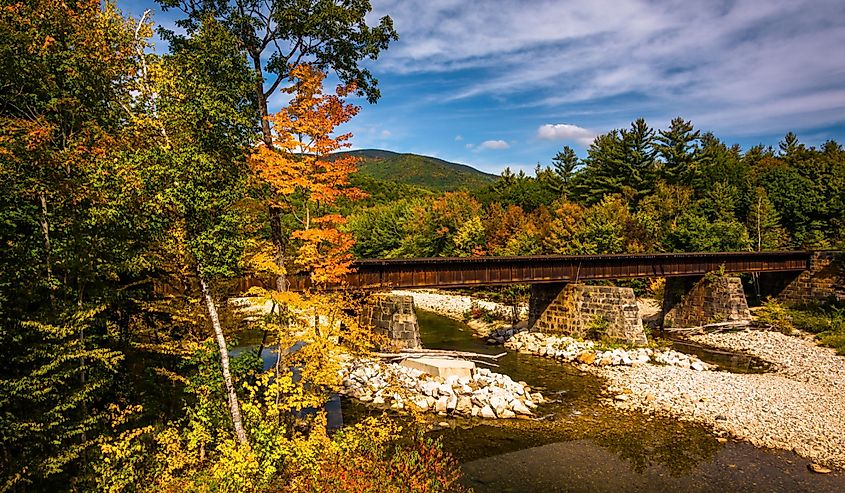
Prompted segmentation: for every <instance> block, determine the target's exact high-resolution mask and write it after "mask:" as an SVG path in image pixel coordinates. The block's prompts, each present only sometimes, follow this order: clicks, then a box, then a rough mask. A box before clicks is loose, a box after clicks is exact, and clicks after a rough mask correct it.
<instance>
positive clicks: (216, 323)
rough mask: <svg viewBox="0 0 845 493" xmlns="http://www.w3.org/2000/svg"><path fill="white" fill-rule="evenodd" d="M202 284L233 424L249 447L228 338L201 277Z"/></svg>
mask: <svg viewBox="0 0 845 493" xmlns="http://www.w3.org/2000/svg"><path fill="white" fill-rule="evenodd" d="M200 284H201V285H202V295H203V297H204V298H205V303H206V305H207V306H208V316H209V318H211V326H212V327H213V328H214V335H215V336H216V338H217V347H218V349H219V350H220V366H222V367H223V382H224V383H225V384H226V395H227V397H228V400H229V412H230V413H231V414H232V424H233V425H234V426H235V435H236V436H237V438H238V443H239V444H241V445H248V442H247V440H246V433H244V427H243V423H242V422H241V406H240V404H238V394H236V393H235V385H234V383H232V374H231V373H230V372H229V351H228V349H226V338H225V337H224V336H223V328H222V327H220V318H219V317H218V316H217V306H215V304H214V298H213V297H212V296H211V290H210V289H208V284H206V282H205V279H203V277H202V275H200Z"/></svg>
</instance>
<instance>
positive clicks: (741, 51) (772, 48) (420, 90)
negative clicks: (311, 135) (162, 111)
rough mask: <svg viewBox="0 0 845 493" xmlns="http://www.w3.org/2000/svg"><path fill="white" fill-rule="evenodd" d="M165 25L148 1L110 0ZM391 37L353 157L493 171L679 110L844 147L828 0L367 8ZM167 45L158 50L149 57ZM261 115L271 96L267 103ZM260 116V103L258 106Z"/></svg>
mask: <svg viewBox="0 0 845 493" xmlns="http://www.w3.org/2000/svg"><path fill="white" fill-rule="evenodd" d="M118 5H119V6H120V7H121V8H122V9H123V10H124V12H126V13H129V14H132V15H133V16H135V17H138V16H139V15H140V14H141V12H143V10H144V8H152V9H154V11H155V13H154V20H155V21H157V22H159V23H161V24H163V25H165V26H169V25H172V20H173V18H174V16H175V15H176V13H171V12H167V13H163V12H160V11H158V10H157V5H156V4H154V3H153V1H152V0H118ZM373 7H374V8H373V12H372V15H371V18H372V23H375V22H377V19H378V18H379V17H380V16H382V15H390V16H391V17H392V18H393V20H394V23H395V27H396V30H397V31H398V33H399V36H400V40H399V41H398V42H395V43H393V44H392V45H391V47H390V49H389V50H387V51H386V52H385V53H384V54H383V55H382V56H381V57H380V58H379V60H377V61H373V62H367V63H366V65H367V66H368V67H369V68H370V70H371V71H372V72H373V73H374V74H375V75H376V77H377V78H378V79H379V80H380V88H381V91H382V99H381V100H380V101H379V102H378V104H376V105H369V104H367V103H366V102H365V101H357V103H358V104H361V106H362V109H361V113H360V114H359V115H358V116H357V117H356V118H355V119H354V120H353V121H352V122H350V123H349V124H348V125H347V128H346V129H344V130H347V131H351V132H353V133H354V135H355V137H354V139H353V141H352V142H353V145H354V147H355V148H381V149H389V150H393V151H398V152H415V153H419V154H426V155H431V156H436V157H440V158H443V159H447V160H450V161H456V162H461V163H465V164H470V165H472V166H475V167H477V168H479V169H482V170H485V171H489V172H494V173H498V172H500V171H501V170H502V169H503V168H504V167H505V166H510V167H511V168H512V169H525V170H527V171H530V170H532V169H533V168H534V165H535V164H536V163H538V162H540V163H541V164H544V165H545V164H548V163H549V162H550V160H551V158H552V157H553V156H554V154H555V153H556V152H557V151H558V150H559V149H560V148H561V147H562V146H563V145H570V146H572V147H574V148H575V149H576V151H578V153H579V154H580V155H582V156H583V155H584V154H585V151H586V148H587V146H588V145H589V142H590V141H591V139H592V137H594V136H595V135H596V134H599V133H603V132H606V131H608V130H610V129H613V128H620V127H625V126H627V125H629V124H630V122H631V121H632V120H634V119H636V118H639V117H644V118H646V120H647V121H648V122H649V124H651V125H652V126H653V127H657V128H663V127H665V126H666V125H667V124H668V122H669V120H671V119H672V118H673V117H676V116H683V117H684V118H686V119H689V120H692V122H693V123H694V124H695V125H696V127H697V128H701V129H704V130H710V131H713V132H714V133H715V134H716V135H717V136H719V137H720V138H722V139H723V140H724V141H726V142H727V143H729V144H733V143H738V144H740V145H742V146H743V147H744V148H747V147H749V146H751V145H754V144H758V143H762V144H766V145H777V142H778V141H779V140H780V139H781V137H782V136H783V135H784V134H785V133H786V132H787V131H790V130H792V131H795V132H796V133H797V134H798V136H799V138H800V139H801V140H802V142H805V143H807V144H810V145H818V144H820V143H822V142H824V141H825V140H828V139H835V140H837V141H839V142H840V143H843V144H845V49H843V48H842V47H844V46H845V2H843V1H841V0H788V1H783V0H737V1H728V0H726V1H716V0H705V1H701V2H689V1H684V0H665V1H664V0H581V1H563V0H558V1H516V0H485V1H471V0H420V1H416V0H374V1H373ZM163 50H166V46H165V45H163V44H159V46H158V51H163ZM272 102H274V104H275V109H278V105H279V104H281V103H282V102H283V100H282V99H281V98H275V99H274V100H273V101H272ZM271 109H273V108H271Z"/></svg>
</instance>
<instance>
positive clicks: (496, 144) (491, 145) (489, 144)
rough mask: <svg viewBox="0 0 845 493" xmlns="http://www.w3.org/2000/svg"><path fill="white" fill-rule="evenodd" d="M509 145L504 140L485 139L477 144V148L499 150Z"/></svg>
mask: <svg viewBox="0 0 845 493" xmlns="http://www.w3.org/2000/svg"><path fill="white" fill-rule="evenodd" d="M510 146H511V145H510V144H508V143H507V142H505V141H504V140H485V141H484V142H482V143H481V144H479V146H478V148H479V149H494V150H500V149H507V148H508V147H510Z"/></svg>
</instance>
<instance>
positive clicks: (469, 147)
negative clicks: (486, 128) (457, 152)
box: [464, 144, 475, 149]
mask: <svg viewBox="0 0 845 493" xmlns="http://www.w3.org/2000/svg"><path fill="white" fill-rule="evenodd" d="M464 147H466V148H467V149H472V148H473V147H475V144H467V145H466V146H464Z"/></svg>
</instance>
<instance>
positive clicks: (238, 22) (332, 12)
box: [157, 0, 398, 117]
mask: <svg viewBox="0 0 845 493" xmlns="http://www.w3.org/2000/svg"><path fill="white" fill-rule="evenodd" d="M157 2H158V3H159V5H161V6H162V8H163V9H164V10H168V9H180V10H182V11H183V12H184V14H185V16H184V17H183V18H181V19H178V20H177V21H176V25H177V26H178V27H180V28H182V29H184V30H185V31H186V32H187V37H190V36H193V35H194V34H195V33H196V32H197V31H198V30H200V29H201V28H202V25H203V24H204V23H206V21H207V20H208V18H209V17H213V20H215V21H216V22H217V23H219V24H220V25H221V26H223V27H224V28H225V29H226V30H228V31H229V32H230V33H232V35H234V36H237V44H236V45H231V46H230V47H229V48H230V49H231V50H236V51H234V52H229V53H221V54H222V55H223V56H231V55H232V54H234V53H238V54H246V55H248V56H249V57H250V62H252V64H253V66H255V67H256V68H258V70H259V71H260V70H262V67H263V70H264V71H266V74H267V75H268V76H270V77H268V78H271V79H272V80H271V82H272V88H271V89H270V90H269V91H267V92H266V93H265V92H264V90H263V88H262V87H261V86H260V85H259V86H258V90H259V91H261V93H262V96H263V98H259V99H263V104H262V106H265V112H266V98H267V97H269V96H270V95H271V94H273V93H274V92H275V88H276V87H278V85H279V83H280V81H282V80H284V79H285V78H287V77H288V75H289V72H288V71H289V70H290V68H291V67H292V66H295V65H297V64H299V63H303V62H311V63H312V64H313V65H314V66H315V67H316V68H319V69H320V70H323V71H325V70H327V69H332V70H334V71H335V72H336V73H337V76H338V77H339V78H340V79H341V81H342V82H344V83H355V84H356V85H357V87H358V90H359V93H360V94H362V95H366V96H367V98H368V99H369V100H370V102H375V101H376V100H378V98H379V96H380V93H379V90H378V81H377V80H376V79H375V78H374V77H373V76H372V74H371V73H370V71H369V70H367V69H366V68H363V67H361V66H359V63H360V62H361V61H363V60H365V59H368V58H370V59H375V58H377V57H378V55H379V53H380V52H381V51H382V50H385V49H387V46H388V44H389V43H390V41H392V40H395V39H398V36H397V35H396V31H394V30H393V21H392V20H391V19H390V17H387V16H384V17H382V18H381V19H379V23H378V24H377V25H373V26H369V25H367V19H366V17H367V14H369V13H370V11H371V10H372V7H371V6H370V2H369V0H351V1H345V2H325V1H317V0H305V1H290V0H272V1H269V2H263V1H259V0H248V1H245V2H229V1H223V2H221V1H215V0H203V1H198V2H188V3H184V2H180V1H179V0H157ZM162 32H163V33H164V34H165V38H166V39H168V40H169V41H170V42H171V45H172V46H177V47H178V46H179V44H180V43H181V42H183V41H184V39H185V37H183V36H180V35H177V34H176V33H175V32H173V31H168V30H162ZM259 75H261V77H262V78H265V75H264V74H263V73H261V74H259ZM256 96H258V94H256ZM258 116H259V117H261V116H266V115H265V114H260V115H258Z"/></svg>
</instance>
